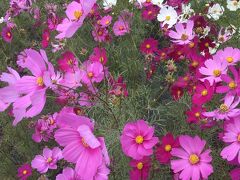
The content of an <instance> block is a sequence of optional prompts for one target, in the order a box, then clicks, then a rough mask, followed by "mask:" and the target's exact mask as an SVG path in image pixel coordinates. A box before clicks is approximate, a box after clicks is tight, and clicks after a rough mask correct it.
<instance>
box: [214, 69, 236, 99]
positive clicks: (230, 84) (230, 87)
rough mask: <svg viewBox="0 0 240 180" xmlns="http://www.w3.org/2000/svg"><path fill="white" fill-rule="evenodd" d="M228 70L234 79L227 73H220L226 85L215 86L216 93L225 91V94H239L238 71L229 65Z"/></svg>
mask: <svg viewBox="0 0 240 180" xmlns="http://www.w3.org/2000/svg"><path fill="white" fill-rule="evenodd" d="M229 70H230V71H231V72H232V74H233V76H234V79H233V78H231V77H230V76H229V75H227V74H223V75H221V79H222V81H223V82H225V83H227V84H226V85H220V86H218V87H217V88H216V92H217V93H226V94H227V95H233V96H235V95H240V89H239V88H240V78H239V72H237V70H236V69H235V68H234V66H229Z"/></svg>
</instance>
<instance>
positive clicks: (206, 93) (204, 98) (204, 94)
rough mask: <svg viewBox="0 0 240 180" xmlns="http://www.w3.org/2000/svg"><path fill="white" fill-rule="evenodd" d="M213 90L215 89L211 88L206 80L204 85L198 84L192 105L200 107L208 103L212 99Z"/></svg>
mask: <svg viewBox="0 0 240 180" xmlns="http://www.w3.org/2000/svg"><path fill="white" fill-rule="evenodd" d="M214 89H215V87H214V86H211V85H210V83H209V81H208V80H205V81H204V83H199V84H198V85H197V86H196V90H195V93H194V95H193V97H192V102H193V104H196V105H198V106H200V105H202V104H204V103H206V102H209V101H210V100H211V99H212V97H213V94H214Z"/></svg>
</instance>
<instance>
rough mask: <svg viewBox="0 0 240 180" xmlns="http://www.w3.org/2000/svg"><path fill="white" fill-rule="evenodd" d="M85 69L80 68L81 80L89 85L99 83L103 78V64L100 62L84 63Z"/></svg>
mask: <svg viewBox="0 0 240 180" xmlns="http://www.w3.org/2000/svg"><path fill="white" fill-rule="evenodd" d="M85 65H86V67H84V68H85V69H84V70H82V71H81V72H82V82H83V83H85V84H89V85H91V84H92V83H95V82H96V83H99V82H101V81H102V80H103V78H104V71H103V65H102V64H101V63H100V62H93V63H90V64H89V63H86V64H85Z"/></svg>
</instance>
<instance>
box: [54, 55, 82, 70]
mask: <svg viewBox="0 0 240 180" xmlns="http://www.w3.org/2000/svg"><path fill="white" fill-rule="evenodd" d="M57 63H58V67H59V69H60V70H62V71H63V72H74V71H76V70H77V68H78V60H77V58H76V57H75V55H74V54H73V53H72V52H71V51H66V52H64V53H63V54H62V55H61V57H60V58H59V59H58V61H57Z"/></svg>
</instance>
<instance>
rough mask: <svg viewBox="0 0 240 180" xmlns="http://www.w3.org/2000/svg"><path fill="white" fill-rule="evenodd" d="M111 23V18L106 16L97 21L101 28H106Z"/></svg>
mask: <svg viewBox="0 0 240 180" xmlns="http://www.w3.org/2000/svg"><path fill="white" fill-rule="evenodd" d="M111 22H112V16H109V15H107V16H104V17H102V19H100V20H99V21H98V24H99V25H100V26H101V27H103V28H105V27H108V26H109V25H110V24H111Z"/></svg>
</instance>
